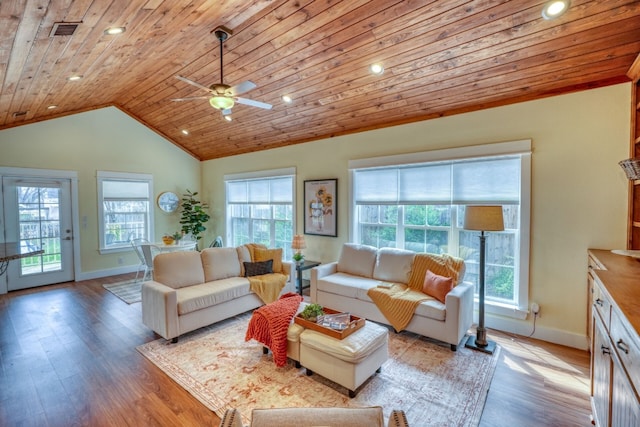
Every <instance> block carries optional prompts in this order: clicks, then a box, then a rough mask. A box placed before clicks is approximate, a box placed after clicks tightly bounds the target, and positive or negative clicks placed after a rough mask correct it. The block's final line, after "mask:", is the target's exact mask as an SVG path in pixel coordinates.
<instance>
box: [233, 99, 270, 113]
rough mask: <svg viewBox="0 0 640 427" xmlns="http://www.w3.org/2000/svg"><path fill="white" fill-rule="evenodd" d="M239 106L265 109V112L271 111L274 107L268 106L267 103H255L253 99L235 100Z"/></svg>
mask: <svg viewBox="0 0 640 427" xmlns="http://www.w3.org/2000/svg"><path fill="white" fill-rule="evenodd" d="M234 99H235V100H236V102H237V103H238V104H244V105H250V106H252V107H258V108H264V109H265V110H270V109H271V108H272V107H273V105H271V104H267V103H266V102H260V101H254V100H253V99H247V98H237V97H236V98H234Z"/></svg>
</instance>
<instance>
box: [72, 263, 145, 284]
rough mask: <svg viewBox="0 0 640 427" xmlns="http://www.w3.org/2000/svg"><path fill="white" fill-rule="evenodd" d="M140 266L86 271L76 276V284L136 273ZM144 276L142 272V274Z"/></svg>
mask: <svg viewBox="0 0 640 427" xmlns="http://www.w3.org/2000/svg"><path fill="white" fill-rule="evenodd" d="M137 269H138V266H135V265H123V266H121V267H116V268H109V269H106V270H95V271H84V272H81V273H79V274H78V275H77V276H76V282H80V281H82V280H93V279H100V278H101V277H108V276H117V275H119V274H127V273H135V272H136V270H137ZM140 274H142V272H140Z"/></svg>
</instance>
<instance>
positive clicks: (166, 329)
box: [142, 280, 180, 340]
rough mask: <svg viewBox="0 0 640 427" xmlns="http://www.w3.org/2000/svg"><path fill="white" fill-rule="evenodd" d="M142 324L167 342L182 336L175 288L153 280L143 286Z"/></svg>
mask: <svg viewBox="0 0 640 427" xmlns="http://www.w3.org/2000/svg"><path fill="white" fill-rule="evenodd" d="M142 323H144V324H145V325H146V326H147V327H148V328H150V329H151V330H153V331H154V332H156V333H157V334H158V335H160V336H162V337H163V338H164V339H167V340H169V339H172V338H176V337H177V336H178V335H180V332H179V327H178V295H177V293H176V290H175V289H174V288H171V287H169V286H166V285H163V284H162V283H159V282H155V281H153V280H152V281H149V282H144V283H143V284H142Z"/></svg>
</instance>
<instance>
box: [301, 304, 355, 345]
mask: <svg viewBox="0 0 640 427" xmlns="http://www.w3.org/2000/svg"><path fill="white" fill-rule="evenodd" d="M322 311H324V312H325V314H337V313H340V311H336V310H332V309H330V308H326V307H325V308H323V309H322ZM294 322H296V323H297V324H298V325H300V326H302V327H304V328H306V329H312V330H314V331H317V332H320V333H323V334H325V335H329V336H330V337H332V338H335V339H338V340H341V339H343V338H346V337H348V336H349V335H351V334H352V333H354V332H355V331H357V330H358V329H360V328H362V327H363V326H364V322H365V319H364V318H362V317H358V316H354V315H353V314H352V315H351V321H350V322H349V326H347V328H346V329H343V330H342V331H338V330H336V329H331V328H328V327H326V326H322V325H319V324H317V323H316V322H312V321H310V320H306V319H303V318H302V317H300V313H298V314H297V315H296V317H295V318H294Z"/></svg>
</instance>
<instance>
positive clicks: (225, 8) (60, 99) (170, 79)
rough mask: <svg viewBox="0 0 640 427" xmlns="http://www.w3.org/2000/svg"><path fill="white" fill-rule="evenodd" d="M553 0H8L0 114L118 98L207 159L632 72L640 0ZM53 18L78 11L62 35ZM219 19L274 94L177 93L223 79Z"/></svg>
mask: <svg viewBox="0 0 640 427" xmlns="http://www.w3.org/2000/svg"><path fill="white" fill-rule="evenodd" d="M543 4H544V1H541V0H511V1H504V0H446V1H445V0H441V1H435V0H422V1H410V0H405V1H398V0H345V1H335V0H273V1H269V0H251V1H249V0H224V1H223V0H193V1H178V0H114V1H111V0H53V1H45V0H29V1H26V0H22V1H2V2H0V35H1V38H0V73H1V74H0V77H1V81H2V87H1V93H0V129H6V128H9V127H13V126H19V125H23V124H27V123H33V122H37V121H41V120H47V119H51V118H54V117H59V116H62V115H68V114H73V113H78V112H82V111H87V110H91V109H95V108H101V107H105V106H111V105H112V106H116V107H118V108H119V109H121V110H122V111H124V112H125V113H127V114H129V115H130V116H132V117H134V118H136V119H137V120H139V121H140V122H142V123H144V124H145V125H147V126H148V127H150V128H152V129H153V130H155V131H156V132H158V133H159V134H161V135H163V136H164V137H166V138H168V139H169V140H171V141H172V142H173V143H175V144H176V145H178V146H180V147H182V148H183V149H184V150H186V151H187V152H189V153H191V154H192V155H193V156H195V157H196V158H198V159H201V160H207V159H214V158H221V157H225V156H231V155H236V154H241V153H246V152H251V151H256V150H265V149H270V148H274V147H281V146H285V145H290V144H297V143H301V142H306V141H312V140H315V139H319V138H327V137H331V136H336V135H342V134H348V133H353V132H359V131H363V130H369V129H375V128H381V127H385V126H391V125H396V124H401V123H408V122H414V121H418V120H425V119H430V118H435V117H441V116H444V115H450V114H456V113H461V112H467V111H473V110H477V109H482V108H488V107H492V106H497V105H504V104H509V103H514V102H521V101H525V100H530V99H536V98H540V97H545V96H550V95H556V94H560V93H567V92H572V91H577V90H583V89H587V88H593V87H599V86H604V85H609V84H614V83H619V82H624V81H628V78H627V77H626V76H625V74H626V72H627V70H628V69H629V67H630V65H631V64H632V62H633V60H634V59H635V57H636V56H637V55H638V52H640V1H638V0H634V1H631V0H597V1H596V0H573V1H572V3H571V8H570V10H569V11H568V12H567V13H566V14H564V15H563V16H561V17H560V18H558V19H555V20H545V19H543V18H542V17H541V9H542V6H543ZM56 22H65V23H68V22H79V23H80V24H79V25H78V27H77V29H76V30H75V33H74V34H73V35H69V36H53V37H52V36H50V33H51V31H52V28H53V27H54V24H55V23H56ZM221 25H223V26H225V27H227V28H230V29H231V30H233V35H231V36H230V37H229V38H228V39H227V40H226V41H225V43H224V55H223V59H224V83H227V84H230V85H234V84H237V83H240V82H243V81H245V80H251V81H253V82H254V83H255V84H256V85H257V88H255V89H253V90H251V91H249V92H247V93H245V94H242V95H241V96H242V97H245V98H250V99H253V100H257V101H261V102H266V103H270V104H272V105H273V108H272V109H271V110H265V109H260V108H256V107H252V106H248V105H242V104H236V105H235V106H234V107H233V109H232V113H233V114H232V115H231V117H232V118H233V121H231V122H228V121H226V120H225V119H224V118H223V117H222V114H221V112H220V111H218V110H215V109H213V108H212V107H211V106H210V105H209V103H208V100H207V99H199V100H192V101H183V102H174V101H171V99H172V98H183V97H193V96H202V95H207V94H206V93H205V92H204V91H203V90H202V89H199V88H197V87H195V86H193V85H189V84H187V83H185V82H183V81H181V80H178V79H176V78H175V76H176V75H182V76H185V77H187V78H189V79H191V80H194V81H196V82H199V83H201V84H203V85H204V86H209V85H211V84H213V83H219V82H220V54H219V42H218V40H217V39H216V37H215V36H214V34H212V33H211V31H212V30H214V29H215V28H217V27H219V26H221ZM111 26H125V27H126V32H125V33H124V34H121V35H117V36H109V35H105V34H104V30H105V29H106V28H107V27H111ZM374 62H379V63H382V64H383V65H384V68H385V72H384V74H382V75H381V76H375V75H373V74H371V73H370V72H369V70H368V66H369V65H370V64H372V63H374ZM72 75H81V76H82V77H83V78H82V79H81V80H79V81H75V82H71V81H68V80H67V78H68V77H70V76H72ZM284 94H287V95H290V96H291V97H292V98H293V102H292V103H290V104H287V103H284V102H283V101H282V100H281V96H282V95H284ZM50 106H56V108H49V107H50ZM183 130H188V132H189V134H188V135H185V134H184V133H183V132H182V131H183Z"/></svg>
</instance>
